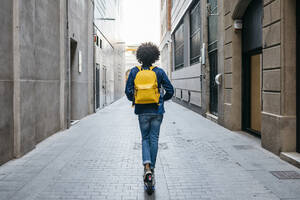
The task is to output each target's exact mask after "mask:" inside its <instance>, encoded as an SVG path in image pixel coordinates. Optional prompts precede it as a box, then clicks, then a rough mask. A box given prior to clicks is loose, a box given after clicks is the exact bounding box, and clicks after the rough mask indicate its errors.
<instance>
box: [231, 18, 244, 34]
mask: <svg viewBox="0 0 300 200" xmlns="http://www.w3.org/2000/svg"><path fill="white" fill-rule="evenodd" d="M233 27H234V30H236V31H237V30H242V29H243V20H241V19H236V20H234V21H233Z"/></svg>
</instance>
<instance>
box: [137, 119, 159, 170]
mask: <svg viewBox="0 0 300 200" xmlns="http://www.w3.org/2000/svg"><path fill="white" fill-rule="evenodd" d="M162 120H163V115H159V114H150V113H149V114H141V115H139V123H140V129H141V134H142V155H143V164H144V165H145V164H148V163H149V164H150V167H151V169H153V168H155V163H156V156H157V151H158V138H159V131H160V125H161V122H162Z"/></svg>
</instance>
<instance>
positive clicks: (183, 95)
mask: <svg viewBox="0 0 300 200" xmlns="http://www.w3.org/2000/svg"><path fill="white" fill-rule="evenodd" d="M162 2H165V1H162ZM167 2H168V3H171V4H172V5H171V11H170V13H171V30H170V37H171V44H172V45H171V46H172V48H171V49H170V50H169V52H168V53H170V55H171V56H169V58H168V59H170V60H171V65H170V66H171V69H172V73H171V77H172V78H171V79H172V82H173V84H174V87H175V88H176V93H175V96H174V99H175V101H176V102H179V103H181V104H183V105H185V106H187V107H189V108H191V109H193V110H195V111H197V112H199V113H200V114H202V115H203V116H205V117H207V118H209V119H212V120H213V121H215V122H217V123H219V124H221V125H223V126H225V127H227V128H229V129H231V130H234V131H240V130H242V131H245V132H248V133H250V134H254V135H257V136H259V137H260V138H261V144H262V146H263V147H264V148H266V149H268V150H269V151H271V152H273V153H275V154H277V155H281V156H282V157H288V156H289V153H285V152H299V151H300V134H299V128H298V129H297V125H298V124H299V106H298V107H297V103H298V102H299V98H298V99H297V97H298V96H299V87H298V91H297V87H296V86H297V85H299V83H297V80H298V79H299V75H297V76H296V74H297V73H298V74H299V70H296V65H297V55H298V52H299V51H298V47H297V45H298V43H297V41H298V39H299V38H298V32H297V31H298V27H299V26H298V24H299V20H298V18H297V14H296V13H297V12H296V11H297V9H298V7H299V5H298V3H296V1H295V0H286V1H283V0H234V1H229V0H228V1H220V0H204V1H199V0H194V1H192V0H190V1H176V0H173V1H171V2H169V1H167ZM163 6H165V3H162V10H164V8H163ZM162 13H163V12H162ZM161 16H162V18H163V17H165V18H166V20H167V17H166V16H168V14H167V15H166V14H164V13H163V14H162V15H161ZM161 21H162V22H164V21H165V20H163V19H161ZM162 31H163V29H162ZM163 32H165V31H163ZM164 41H165V39H164V37H162V39H161V49H163V46H164V45H165V44H167V43H166V42H164ZM298 57H299V56H298ZM297 77H298V78H297ZM297 92H298V93H297ZM298 105H299V104H298ZM296 108H298V109H296ZM297 116H298V117H297ZM297 120H298V123H297ZM293 155H299V154H297V153H294V154H293Z"/></svg>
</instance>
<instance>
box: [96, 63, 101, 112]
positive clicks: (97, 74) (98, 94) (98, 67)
mask: <svg viewBox="0 0 300 200" xmlns="http://www.w3.org/2000/svg"><path fill="white" fill-rule="evenodd" d="M95 78H96V80H95V84H96V87H95V90H96V91H95V96H96V99H95V100H96V110H98V109H99V108H100V66H99V64H96V77H95Z"/></svg>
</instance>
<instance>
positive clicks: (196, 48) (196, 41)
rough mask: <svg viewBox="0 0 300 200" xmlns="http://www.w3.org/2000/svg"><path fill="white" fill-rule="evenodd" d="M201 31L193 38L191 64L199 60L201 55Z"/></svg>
mask: <svg viewBox="0 0 300 200" xmlns="http://www.w3.org/2000/svg"><path fill="white" fill-rule="evenodd" d="M200 46H201V40H200V31H198V33H197V34H195V35H194V36H193V37H192V38H191V64H192V63H195V62H199V57H200Z"/></svg>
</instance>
